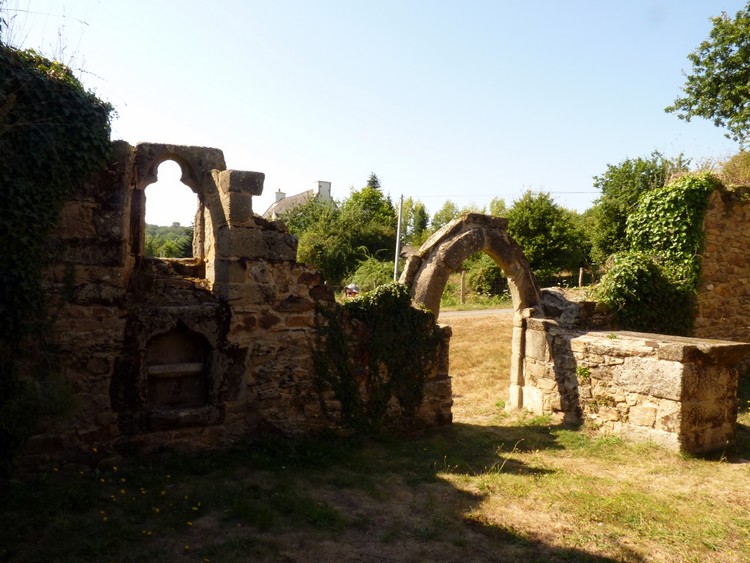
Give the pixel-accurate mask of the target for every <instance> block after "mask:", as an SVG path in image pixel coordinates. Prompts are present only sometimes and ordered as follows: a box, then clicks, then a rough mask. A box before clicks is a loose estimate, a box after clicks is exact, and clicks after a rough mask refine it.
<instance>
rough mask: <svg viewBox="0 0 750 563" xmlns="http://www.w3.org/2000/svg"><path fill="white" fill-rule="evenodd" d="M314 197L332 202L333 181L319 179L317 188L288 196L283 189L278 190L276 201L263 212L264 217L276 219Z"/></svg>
mask: <svg viewBox="0 0 750 563" xmlns="http://www.w3.org/2000/svg"><path fill="white" fill-rule="evenodd" d="M313 198H317V199H319V200H320V201H331V202H332V201H333V199H332V198H331V182H323V181H318V187H317V188H313V189H311V190H307V191H306V192H302V193H301V194H297V195H290V196H289V197H287V195H286V194H285V193H284V192H282V191H281V190H278V191H277V192H276V201H275V202H274V203H273V204H271V207H269V208H268V209H267V210H266V212H265V213H263V218H264V219H268V220H269V221H275V220H276V219H279V218H280V217H281V216H282V215H284V213H287V212H289V211H290V210H291V209H293V208H295V207H297V206H298V205H302V204H304V203H307V202H308V201H310V200H311V199H313Z"/></svg>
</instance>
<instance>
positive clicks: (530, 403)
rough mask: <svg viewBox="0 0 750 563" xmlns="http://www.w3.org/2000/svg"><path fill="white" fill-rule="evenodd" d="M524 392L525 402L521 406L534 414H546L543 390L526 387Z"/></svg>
mask: <svg viewBox="0 0 750 563" xmlns="http://www.w3.org/2000/svg"><path fill="white" fill-rule="evenodd" d="M522 391H523V400H522V402H521V406H522V407H523V408H524V409H526V410H528V411H531V412H533V413H534V414H544V393H543V392H542V390H541V389H538V388H536V387H531V386H529V385H525V386H524V387H523V388H522Z"/></svg>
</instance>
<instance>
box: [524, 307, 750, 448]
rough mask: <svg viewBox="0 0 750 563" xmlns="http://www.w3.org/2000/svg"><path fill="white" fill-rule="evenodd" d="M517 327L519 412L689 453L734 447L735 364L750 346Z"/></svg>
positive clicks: (537, 323) (541, 323)
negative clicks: (590, 426) (554, 417)
mask: <svg viewBox="0 0 750 563" xmlns="http://www.w3.org/2000/svg"><path fill="white" fill-rule="evenodd" d="M516 323H517V325H518V326H519V328H523V333H522V334H521V333H520V332H519V334H520V335H521V336H522V338H523V342H522V343H519V345H522V347H523V351H524V354H523V362H522V365H521V366H520V368H521V369H520V373H519V374H517V376H516V381H515V386H516V387H515V390H516V397H517V398H516V406H523V408H526V409H529V410H531V411H533V412H536V413H539V414H542V413H544V414H559V415H561V416H563V417H565V418H566V419H567V420H568V421H571V422H575V421H583V420H587V421H589V422H591V423H593V424H595V425H597V426H598V427H599V428H601V429H602V430H603V431H606V432H613V433H619V434H623V435H625V436H628V437H631V438H635V439H640V440H644V439H645V440H651V441H654V442H656V443H658V444H661V445H663V446H666V447H668V448H671V449H674V450H682V451H685V452H690V453H706V452H711V451H714V450H721V449H723V448H725V447H726V446H727V445H728V444H731V443H733V442H734V439H735V431H736V419H737V379H738V374H737V369H736V365H737V363H738V362H739V361H740V360H741V359H742V358H743V357H744V356H746V355H747V354H748V352H750V345H748V344H738V343H734V342H723V341H712V340H703V339H697V338H682V337H674V336H665V335H657V334H641V333H630V332H601V331H592V332H582V331H576V330H573V329H570V328H563V327H561V326H560V325H559V324H558V323H557V322H556V321H554V320H549V319H539V318H533V317H531V316H530V315H527V316H526V317H525V318H524V316H523V315H517V319H516ZM512 390H513V386H512ZM518 402H520V403H522V404H521V405H517V403H518Z"/></svg>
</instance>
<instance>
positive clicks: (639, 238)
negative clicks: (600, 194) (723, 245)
mask: <svg viewBox="0 0 750 563" xmlns="http://www.w3.org/2000/svg"><path fill="white" fill-rule="evenodd" d="M718 186H719V183H718V181H717V180H716V179H715V178H714V177H712V176H710V175H708V174H690V175H684V176H682V177H680V178H678V179H677V180H675V181H674V182H672V183H671V184H669V185H668V186H665V187H664V188H661V189H657V190H651V191H649V192H647V193H646V194H644V195H643V196H642V197H641V199H640V201H639V204H638V208H637V210H636V211H635V212H634V213H632V214H631V215H630V217H629V218H628V221H627V228H626V235H627V243H628V250H626V251H623V252H620V253H616V254H614V255H613V256H612V257H611V258H610V264H609V268H608V271H607V273H606V274H605V275H604V276H603V277H602V280H601V283H600V285H599V289H598V294H599V298H600V299H601V300H602V301H603V302H604V303H606V304H607V305H608V306H609V307H610V308H611V309H612V311H613V312H614V314H615V316H616V318H617V320H618V322H619V324H620V325H621V326H622V327H623V328H626V329H636V330H646V331H651V332H661V333H667V334H688V333H689V332H690V330H691V328H692V322H693V318H694V311H695V294H696V290H697V286H698V282H699V274H700V256H699V252H700V250H701V246H702V243H703V230H702V223H703V216H704V214H705V210H706V205H707V202H708V196H709V195H710V193H711V192H712V191H713V190H714V189H716V188H717V187H718Z"/></svg>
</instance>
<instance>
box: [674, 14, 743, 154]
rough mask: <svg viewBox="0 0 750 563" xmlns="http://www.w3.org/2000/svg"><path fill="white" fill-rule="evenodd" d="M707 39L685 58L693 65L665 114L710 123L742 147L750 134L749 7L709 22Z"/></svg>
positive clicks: (722, 15)
mask: <svg viewBox="0 0 750 563" xmlns="http://www.w3.org/2000/svg"><path fill="white" fill-rule="evenodd" d="M711 23H712V24H713V27H712V28H711V32H710V35H709V38H708V39H706V40H705V41H703V42H702V43H701V44H700V45H699V46H698V48H697V49H696V50H695V51H693V52H692V53H690V54H689V55H688V59H689V60H690V62H691V64H692V65H693V69H692V73H691V74H688V75H686V79H687V80H686V83H685V85H684V86H683V90H684V93H685V95H684V96H682V97H680V98H677V99H676V100H675V102H674V104H672V105H671V106H669V107H667V108H666V111H667V112H673V113H677V116H678V117H679V118H680V119H684V120H686V121H690V119H691V118H693V117H703V118H705V119H710V120H712V121H713V122H714V125H716V126H717V127H725V128H726V129H727V130H728V133H727V134H726V136H727V137H728V138H731V139H732V140H734V141H738V142H739V143H740V144H744V143H745V142H746V140H747V136H748V133H749V132H750V104H748V103H747V99H748V84H750V65H749V64H748V61H749V60H750V3H748V5H747V6H745V8H743V9H742V10H739V11H738V12H737V14H736V15H735V17H734V18H731V17H729V16H728V15H727V14H726V13H722V14H721V15H720V16H717V17H714V18H711Z"/></svg>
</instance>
